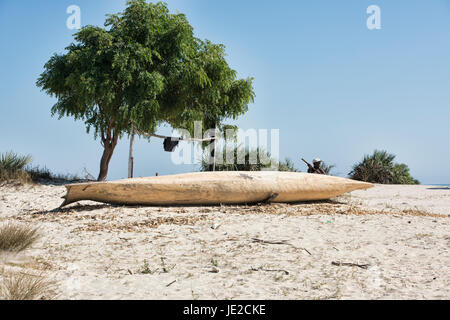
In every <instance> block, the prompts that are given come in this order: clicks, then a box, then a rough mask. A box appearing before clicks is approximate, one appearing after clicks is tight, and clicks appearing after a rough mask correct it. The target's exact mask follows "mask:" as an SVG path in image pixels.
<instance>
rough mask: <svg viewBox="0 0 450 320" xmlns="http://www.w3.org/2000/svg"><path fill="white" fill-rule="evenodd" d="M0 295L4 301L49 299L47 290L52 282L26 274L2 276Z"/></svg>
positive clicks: (16, 273) (39, 276) (51, 296)
mask: <svg viewBox="0 0 450 320" xmlns="http://www.w3.org/2000/svg"><path fill="white" fill-rule="evenodd" d="M2 278H3V281H2V285H1V287H0V294H1V296H2V298H3V299H6V300H35V299H51V298H53V295H52V294H50V292H49V289H50V287H51V286H52V285H53V283H52V282H50V281H48V280H46V279H45V277H43V276H41V275H32V274H28V273H19V272H15V273H8V274H5V275H3V277H2Z"/></svg>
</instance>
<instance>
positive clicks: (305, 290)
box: [0, 185, 450, 299]
mask: <svg viewBox="0 0 450 320" xmlns="http://www.w3.org/2000/svg"><path fill="white" fill-rule="evenodd" d="M431 188H432V187H427V186H376V187H375V188H373V189H370V190H367V191H356V192H353V193H352V194H349V195H345V196H343V197H341V198H339V199H337V200H336V201H330V202H325V203H313V204H295V205H283V204H272V205H261V206H227V207H120V206H110V205H102V204H98V203H94V202H81V203H80V204H74V205H71V206H69V207H68V208H66V209H63V210H61V211H54V212H51V211H49V210H51V209H54V208H56V207H58V205H59V204H60V203H61V199H60V197H61V196H62V195H63V194H64V193H65V189H64V187H61V186H33V187H32V186H24V187H13V186H10V185H9V186H1V187H0V223H1V222H5V221H11V220H14V221H19V222H22V223H30V224H32V225H35V226H39V227H40V229H41V231H40V233H41V238H40V239H39V240H38V241H37V242H36V244H35V245H33V248H31V249H28V250H26V251H25V252H24V253H22V254H21V255H18V256H16V257H11V256H8V257H5V256H4V257H3V259H2V262H0V263H3V267H4V270H5V271H9V270H12V271H14V270H21V271H30V272H44V273H45V274H46V276H47V277H49V278H50V279H52V280H55V282H56V284H55V286H54V291H55V293H56V294H57V295H58V296H57V297H58V298H59V299H360V298H361V299H449V298H450V252H449V248H450V218H449V214H450V189H445V188H444V189H431ZM368 209H370V210H372V209H373V210H379V212H380V214H360V213H364V212H365V211H367V210H368ZM404 209H413V211H409V213H411V214H416V215H406V214H405V213H404V212H402V210H404ZM415 210H424V211H427V212H430V213H435V214H438V215H436V216H433V215H431V216H423V215H421V214H423V213H422V212H418V211H415ZM334 213H336V214H334ZM351 213H356V214H351ZM358 213H359V214H358ZM382 213H384V214H382ZM254 238H256V239H257V240H254ZM260 240H264V241H269V242H271V241H273V242H276V243H264V242H261V241H260ZM144 260H146V261H147V262H148V268H147V269H149V270H147V271H148V272H149V273H142V271H143V269H145V268H144ZM162 260H163V261H164V265H163V263H162ZM332 262H343V263H356V264H360V265H364V264H368V265H369V266H368V268H367V269H364V268H360V267H357V266H344V265H341V266H336V265H333V264H332ZM214 265H216V266H214ZM41 270H43V271H41ZM272 270H279V271H272ZM0 271H1V268H0ZM213 271H215V272H213ZM285 271H286V272H285ZM287 273H288V274H287ZM175 280H176V282H173V281H175ZM172 282H173V283H172ZM170 283H172V284H171V285H170V286H167V285H168V284H170Z"/></svg>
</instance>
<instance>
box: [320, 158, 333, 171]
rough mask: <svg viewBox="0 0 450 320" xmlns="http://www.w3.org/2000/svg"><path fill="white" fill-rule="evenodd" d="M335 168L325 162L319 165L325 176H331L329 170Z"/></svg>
mask: <svg viewBox="0 0 450 320" xmlns="http://www.w3.org/2000/svg"><path fill="white" fill-rule="evenodd" d="M334 167H336V166H335V165H334V164H327V163H325V162H323V161H322V162H321V163H320V168H321V169H322V170H323V171H325V173H326V174H331V170H333V168H334Z"/></svg>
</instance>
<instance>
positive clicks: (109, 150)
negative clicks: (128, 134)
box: [97, 125, 119, 181]
mask: <svg viewBox="0 0 450 320" xmlns="http://www.w3.org/2000/svg"><path fill="white" fill-rule="evenodd" d="M112 131H113V127H112V125H111V126H110V127H109V128H108V132H107V136H106V137H102V145H103V155H102V159H101V160H100V172H99V174H98V178H97V181H105V180H106V176H107V175H108V166H109V162H110V161H111V157H112V155H113V152H114V149H115V148H116V145H117V141H118V140H119V135H118V134H117V133H116V132H115V130H114V133H112Z"/></svg>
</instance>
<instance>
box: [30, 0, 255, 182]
mask: <svg viewBox="0 0 450 320" xmlns="http://www.w3.org/2000/svg"><path fill="white" fill-rule="evenodd" d="M74 38H75V42H74V43H72V44H70V45H69V46H68V47H67V48H66V52H65V53H64V54H55V55H53V56H52V57H51V58H50V60H49V61H48V62H47V63H46V64H45V66H44V72H43V73H42V74H41V75H40V77H39V79H38V80H37V86H38V87H40V88H41V89H42V90H44V91H45V92H46V93H48V94H49V95H51V96H54V97H56V98H57V102H56V103H55V105H54V106H53V107H52V110H51V111H52V115H58V116H59V117H60V118H61V117H64V116H67V117H73V118H74V119H76V120H82V121H84V123H85V124H86V128H87V131H88V132H89V131H90V130H93V131H94V135H95V137H100V140H101V143H102V145H103V148H104V151H103V156H102V160H101V163H100V173H99V177H98V179H99V180H104V179H105V178H106V175H107V171H108V164H109V161H110V159H111V156H112V154H113V151H114V148H115V146H116V145H117V142H118V140H119V138H120V137H121V136H122V135H123V134H129V133H130V132H131V129H132V124H134V125H135V126H136V127H137V128H138V129H139V130H140V131H143V132H147V133H154V132H155V131H156V129H157V128H158V126H159V125H161V124H163V123H167V124H169V125H171V126H172V127H174V128H182V129H187V130H189V131H190V132H193V128H194V124H193V123H194V121H196V120H199V121H202V123H203V125H204V129H208V128H213V127H215V126H217V127H219V128H220V127H221V126H223V125H224V123H223V121H225V120H226V119H228V118H233V119H235V118H237V117H238V116H239V115H242V114H244V113H245V112H246V111H247V109H248V104H249V103H250V102H251V101H253V99H254V92H253V85H252V81H253V79H252V78H247V79H238V78H237V72H236V71H235V70H233V69H231V68H230V67H229V65H228V63H227V61H226V59H225V47H224V46H223V45H221V44H214V43H212V42H210V41H208V40H204V41H203V40H200V39H198V38H196V37H195V36H194V33H193V28H192V26H191V25H190V24H189V22H188V20H187V19H186V16H185V15H184V14H180V13H178V14H172V13H170V12H169V9H168V7H167V5H166V4H164V3H161V2H158V3H156V4H153V3H147V2H146V1H145V0H132V1H128V2H127V7H126V9H125V10H124V11H123V12H120V13H118V14H112V15H108V16H107V19H106V22H105V26H104V28H102V27H97V26H85V27H83V28H82V29H80V31H78V32H77V33H76V34H75V35H74Z"/></svg>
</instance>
